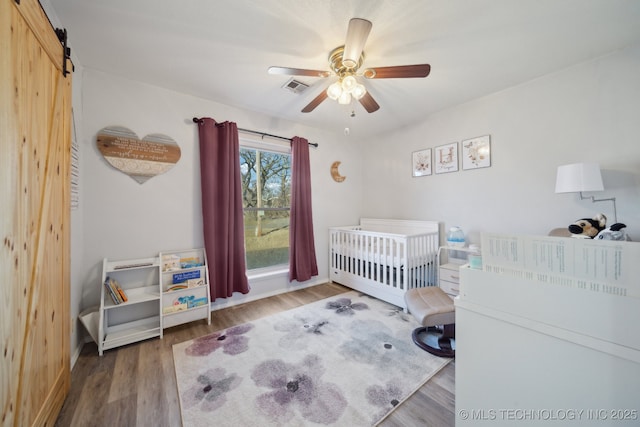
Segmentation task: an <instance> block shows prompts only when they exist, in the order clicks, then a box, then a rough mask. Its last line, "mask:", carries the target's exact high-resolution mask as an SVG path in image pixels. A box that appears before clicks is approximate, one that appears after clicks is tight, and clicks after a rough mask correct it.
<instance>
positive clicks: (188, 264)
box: [180, 256, 204, 268]
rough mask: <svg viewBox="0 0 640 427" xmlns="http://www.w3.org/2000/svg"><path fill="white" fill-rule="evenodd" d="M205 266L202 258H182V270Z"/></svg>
mask: <svg viewBox="0 0 640 427" xmlns="http://www.w3.org/2000/svg"><path fill="white" fill-rule="evenodd" d="M203 265H204V264H203V263H202V261H200V257H197V256H193V257H184V258H180V268H194V267H202V266H203Z"/></svg>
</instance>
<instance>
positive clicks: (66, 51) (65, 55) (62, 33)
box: [56, 28, 75, 77]
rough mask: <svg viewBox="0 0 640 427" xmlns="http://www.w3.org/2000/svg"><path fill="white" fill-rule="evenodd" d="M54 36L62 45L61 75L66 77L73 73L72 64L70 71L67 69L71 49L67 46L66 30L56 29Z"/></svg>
mask: <svg viewBox="0 0 640 427" xmlns="http://www.w3.org/2000/svg"><path fill="white" fill-rule="evenodd" d="M56 35H57V36H58V40H60V43H62V75H63V76H64V77H67V74H69V73H71V72H73V71H75V67H74V66H73V63H71V71H69V70H68V69H67V59H71V48H70V47H68V46H67V29H66V28H64V29H63V28H56Z"/></svg>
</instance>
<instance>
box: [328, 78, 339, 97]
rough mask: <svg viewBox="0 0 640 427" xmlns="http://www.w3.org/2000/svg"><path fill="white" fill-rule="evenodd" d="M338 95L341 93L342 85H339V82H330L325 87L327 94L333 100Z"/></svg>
mask: <svg viewBox="0 0 640 427" xmlns="http://www.w3.org/2000/svg"><path fill="white" fill-rule="evenodd" d="M340 95H342V86H341V85H340V82H335V83H332V84H331V85H330V86H329V87H328V88H327V96H328V97H329V98H331V99H333V100H334V101H335V100H336V99H338V98H340Z"/></svg>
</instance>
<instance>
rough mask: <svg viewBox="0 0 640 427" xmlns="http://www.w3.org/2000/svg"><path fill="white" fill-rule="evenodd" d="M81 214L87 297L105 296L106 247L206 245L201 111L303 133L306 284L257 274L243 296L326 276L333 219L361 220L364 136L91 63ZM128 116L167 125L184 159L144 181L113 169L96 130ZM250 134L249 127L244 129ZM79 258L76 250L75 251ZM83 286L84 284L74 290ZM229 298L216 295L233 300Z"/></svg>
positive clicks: (133, 253)
mask: <svg viewBox="0 0 640 427" xmlns="http://www.w3.org/2000/svg"><path fill="white" fill-rule="evenodd" d="M81 81H82V103H81V104H82V106H81V108H82V123H78V124H77V125H78V126H81V128H82V140H81V141H80V145H81V150H82V164H81V179H82V194H81V216H80V217H81V218H82V219H83V220H82V221H77V222H74V224H73V225H72V226H73V227H81V228H82V230H81V231H77V230H76V232H74V236H79V237H80V239H77V238H74V241H73V245H74V254H78V252H79V253H81V254H82V255H81V257H82V259H81V261H80V262H81V266H82V267H81V268H80V271H79V273H78V277H75V278H74V279H75V281H76V283H78V282H79V283H80V286H78V289H80V290H81V292H82V298H81V305H82V307H83V308H84V307H88V306H91V305H95V304H98V300H99V292H100V286H101V283H100V277H101V265H102V259H103V258H104V257H107V258H114V259H126V258H136V257H148V256H153V255H154V254H157V253H158V252H159V251H164V250H171V249H178V250H179V249H186V248H192V247H202V246H203V245H204V243H203V238H202V214H201V203H200V164H199V151H198V132H197V126H196V125H195V124H194V123H193V122H192V118H193V117H212V118H214V119H216V120H217V121H225V120H229V121H234V122H236V123H237V124H238V126H239V127H242V128H247V129H254V130H259V131H263V132H267V133H271V134H276V135H282V136H287V137H291V136H294V135H299V136H302V137H305V138H307V139H308V140H309V141H311V142H317V143H318V144H319V147H318V148H313V147H311V150H310V159H311V170H312V195H313V209H314V211H313V215H314V224H315V226H314V233H315V238H316V253H317V258H318V267H319V276H318V277H317V278H315V279H312V280H311V281H309V283H304V284H297V283H294V284H289V283H288V280H287V278H286V276H280V277H277V278H275V279H264V278H261V279H260V280H257V279H256V280H251V281H250V285H251V287H252V290H251V292H250V293H249V295H247V296H242V295H240V294H237V296H234V298H233V299H232V300H233V301H234V302H243V301H248V300H250V299H253V298H255V297H256V296H265V295H270V294H274V293H278V292H282V291H286V290H288V289H291V288H296V287H301V286H304V285H308V284H315V283H322V282H326V281H327V278H328V264H327V263H328V249H327V244H328V243H327V242H328V230H327V229H328V227H329V226H333V225H347V224H357V222H358V218H359V209H360V206H359V205H358V203H353V201H354V200H358V196H359V192H360V188H361V187H362V181H361V179H360V176H361V174H360V162H361V157H360V151H361V150H360V148H359V146H358V144H357V142H356V141H354V140H352V139H349V138H346V137H345V136H344V135H343V134H342V131H341V130H338V132H337V133H332V132H327V131H322V130H318V129H313V128H309V127H303V126H300V125H296V124H294V123H290V122H285V121H282V120H279V119H277V118H273V117H267V116H264V115H261V114H257V113H251V112H247V111H242V110H239V109H235V108H231V107H228V106H225V105H222V104H219V103H216V102H211V101H206V100H203V99H199V98H195V97H192V96H187V95H183V94H180V93H177V92H172V91H169V90H165V89H161V88H158V87H154V86H150V85H146V84H142V83H138V82H133V81H129V80H126V79H123V78H120V77H115V76H113V75H109V74H105V73H102V72H98V71H95V70H91V69H85V70H84V71H83V74H82V78H81ZM116 125H117V126H124V127H127V128H129V129H131V130H132V131H134V132H135V133H136V134H137V135H138V137H140V138H142V137H144V136H145V135H147V134H150V133H162V134H165V135H168V136H170V137H171V138H173V139H174V140H175V141H176V142H177V143H178V145H179V146H180V149H181V154H182V156H181V158H180V161H179V162H178V163H177V164H176V165H175V166H174V167H173V169H171V170H170V171H169V172H167V173H165V174H163V175H159V176H156V177H154V178H151V179H150V180H148V181H147V182H145V183H144V184H138V183H137V182H136V181H134V180H133V179H132V178H130V177H129V176H127V175H125V174H124V173H121V172H120V171H117V170H115V169H114V168H113V167H111V166H110V165H109V164H108V163H107V162H106V161H105V160H104V158H103V157H102V155H101V154H100V152H99V151H98V149H97V148H96V143H95V138H96V134H97V133H98V131H100V130H101V129H102V128H104V127H107V126H116ZM241 136H242V135H241ZM335 160H341V161H342V162H343V168H342V169H341V172H342V173H343V174H344V175H347V176H348V178H347V179H346V180H345V181H344V182H343V183H340V184H338V183H336V182H334V181H333V180H332V179H331V176H330V173H329V170H330V166H331V163H332V162H334V161H335ZM74 261H75V260H74ZM76 292H77V291H76ZM226 303H228V301H224V300H223V301H222V302H220V301H218V302H217V304H226Z"/></svg>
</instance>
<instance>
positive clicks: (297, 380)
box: [173, 292, 450, 427]
mask: <svg viewBox="0 0 640 427" xmlns="http://www.w3.org/2000/svg"><path fill="white" fill-rule="evenodd" d="M214 315H215V314H214ZM417 326H418V324H417V322H416V321H415V320H414V318H413V317H412V316H411V315H408V314H406V313H404V312H403V311H402V310H401V309H400V308H397V307H395V306H392V305H389V304H387V303H385V302H382V301H380V300H377V299H374V298H371V297H368V296H366V295H362V294H358V293H357V292H348V293H345V294H341V295H338V296H335V297H332V298H327V299H325V300H321V301H317V302H314V303H312V304H308V305H305V306H302V307H298V308H295V309H293V310H288V311H285V312H282V313H279V314H276V315H273V316H269V317H265V318H262V319H259V320H256V321H254V322H252V323H246V324H243V325H239V326H234V327H232V328H229V329H226V330H223V331H219V332H216V333H213V334H210V335H205V336H203V337H200V338H196V339H194V340H191V341H187V342H184V343H180V344H176V345H174V346H173V357H174V362H175V370H176V378H177V383H178V391H179V394H180V406H181V411H182V422H183V425H184V426H185V427H190V426H212V425H215V426H261V427H262V426H325V425H334V426H369V425H375V424H376V423H378V422H379V421H380V420H382V419H383V418H384V417H385V416H386V415H387V414H388V413H389V412H391V411H392V410H393V409H394V407H396V406H397V405H398V404H400V403H401V402H402V401H403V400H404V399H406V398H407V397H409V396H410V395H411V394H412V393H413V392H414V391H416V390H417V389H418V388H420V387H421V386H422V385H423V384H424V383H425V382H426V381H427V380H428V379H429V378H431V377H432V376H433V375H434V374H435V373H436V372H438V371H439V370H440V369H442V368H443V367H444V366H445V365H446V364H447V363H448V362H449V361H450V359H443V358H438V357H436V356H432V355H430V354H429V353H427V352H425V351H424V350H421V349H420V348H418V347H417V346H416V345H415V344H414V343H413V342H412V340H411V331H412V330H413V329H414V328H415V327H417Z"/></svg>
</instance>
